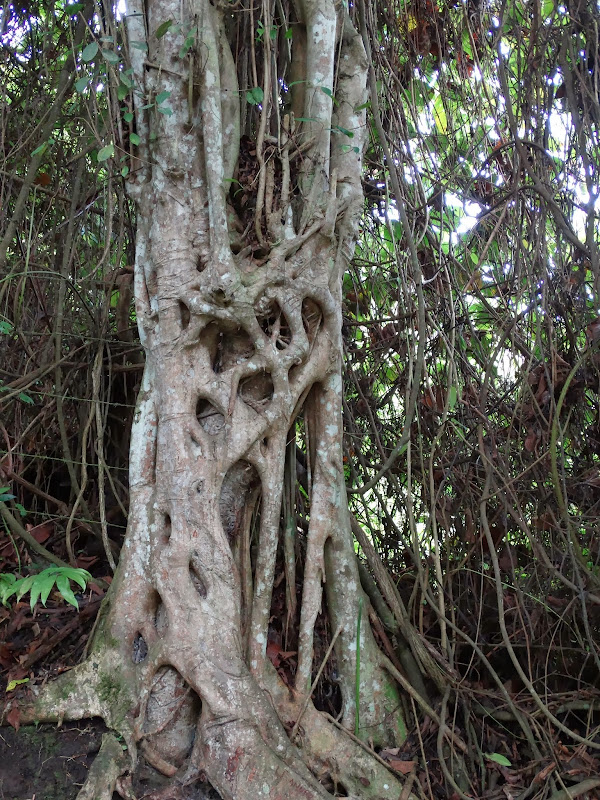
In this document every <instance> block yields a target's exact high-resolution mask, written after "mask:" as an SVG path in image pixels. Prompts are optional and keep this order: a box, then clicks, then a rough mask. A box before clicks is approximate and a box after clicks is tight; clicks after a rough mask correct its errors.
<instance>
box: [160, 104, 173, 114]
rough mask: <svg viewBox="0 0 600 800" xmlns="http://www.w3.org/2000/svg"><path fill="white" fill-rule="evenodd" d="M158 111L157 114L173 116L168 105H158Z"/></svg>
mask: <svg viewBox="0 0 600 800" xmlns="http://www.w3.org/2000/svg"><path fill="white" fill-rule="evenodd" d="M158 113H159V114H164V115H165V117H172V116H173V109H172V108H169V106H159V108H158Z"/></svg>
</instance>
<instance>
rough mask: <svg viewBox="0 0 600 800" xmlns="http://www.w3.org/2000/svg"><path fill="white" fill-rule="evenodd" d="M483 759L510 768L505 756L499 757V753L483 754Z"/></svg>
mask: <svg viewBox="0 0 600 800" xmlns="http://www.w3.org/2000/svg"><path fill="white" fill-rule="evenodd" d="M485 757H486V758H487V759H488V761H495V762H496V764H501V765H502V766H503V767H510V766H512V764H511V762H510V761H509V760H508V758H506V756H503V755H500V753H485Z"/></svg>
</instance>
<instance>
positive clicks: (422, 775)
mask: <svg viewBox="0 0 600 800" xmlns="http://www.w3.org/2000/svg"><path fill="white" fill-rule="evenodd" d="M30 533H31V534H32V535H33V536H34V537H35V538H36V539H38V540H39V541H40V543H43V545H44V547H46V548H47V549H48V550H50V551H51V552H53V553H54V554H55V555H56V556H58V557H60V558H61V559H63V560H64V561H66V560H67V554H66V552H64V549H65V548H64V536H61V534H60V533H59V532H58V531H57V532H56V533H54V531H52V530H49V529H48V528H45V527H44V525H39V526H37V527H35V528H31V529H30ZM77 544H78V546H77V549H76V558H77V561H76V566H78V567H83V568H85V569H87V570H88V571H89V572H90V573H91V574H92V578H93V579H92V581H91V582H90V583H88V586H87V588H86V590H85V591H82V590H80V589H79V587H78V586H76V585H75V584H72V588H73V591H74V592H75V599H76V600H77V603H78V607H77V608H75V607H74V606H73V605H69V604H68V603H67V602H65V600H64V599H63V598H62V596H61V595H60V594H59V593H58V591H56V590H54V591H52V592H51V593H50V595H49V597H48V599H47V602H46V605H45V606H44V605H42V604H41V603H40V602H38V603H36V604H35V606H34V608H33V610H32V609H31V607H30V597H29V594H27V595H25V596H24V597H23V598H21V599H20V600H18V601H17V600H16V599H15V597H11V598H10V600H9V601H8V603H7V605H6V606H3V605H1V604H0V698H4V700H3V701H2V702H1V703H0V800H75V798H76V797H77V794H78V792H79V790H80V788H81V786H82V785H83V784H84V782H85V779H86V775H87V771H88V769H89V767H90V765H91V764H92V762H93V760H94V757H95V755H96V754H97V753H98V751H99V749H100V744H101V740H102V735H103V733H104V732H105V731H106V728H105V726H104V724H103V722H102V721H101V720H97V719H94V720H85V721H82V722H78V723H71V722H69V723H67V722H65V723H64V724H63V725H38V726H31V725H21V724H20V718H19V700H20V699H21V698H25V697H27V695H28V693H29V692H30V690H31V687H33V686H37V687H40V686H42V685H43V684H44V683H46V682H47V681H49V680H52V679H53V678H55V677H56V676H57V675H59V674H61V673H62V672H65V671H66V670H69V669H70V668H72V667H73V666H75V665H76V664H77V663H79V662H80V661H81V660H82V658H83V657H84V656H85V649H86V645H87V643H88V641H89V638H90V635H91V633H92V631H93V626H94V621H95V619H96V616H97V613H98V610H99V608H100V605H101V603H102V600H103V598H104V594H105V590H106V587H107V586H108V585H109V584H110V581H111V576H110V570H109V568H108V565H107V562H106V559H105V557H104V554H103V553H102V551H101V548H100V550H99V548H98V542H97V540H95V539H92V538H88V539H87V540H86V539H85V538H84V537H83V536H82V537H81V538H80V539H79V541H78V543H77ZM45 566H46V565H45V564H41V563H37V562H36V561H35V560H34V559H32V558H31V557H30V555H29V553H28V551H27V549H26V547H25V546H24V545H23V543H21V542H18V541H14V540H12V539H11V538H10V537H8V536H7V535H6V534H5V533H4V531H3V530H2V529H1V528H0V574H2V573H4V574H13V575H15V574H17V575H19V576H25V575H28V574H34V573H37V572H39V571H40V570H42V569H43V568H44V567H45ZM281 587H283V584H281ZM284 605H285V598H284V589H283V588H280V590H279V592H277V591H276V592H275V594H274V599H273V607H272V613H273V630H274V633H276V629H277V622H278V621H282V624H283V620H284V617H285V615H284ZM319 624H322V621H321V623H319ZM317 641H322V642H325V641H327V636H326V631H325V630H324V629H323V630H319V636H318V637H317ZM322 647H324V645H322ZM267 654H268V656H269V658H270V659H271V661H272V663H273V665H274V666H275V668H276V669H277V670H278V672H279V674H280V675H281V677H282V679H283V680H284V681H287V680H291V677H290V676H291V675H292V674H293V673H294V670H295V663H294V662H295V655H296V654H295V652H287V651H286V649H285V648H284V647H282V645H281V643H280V642H278V640H277V639H274V640H273V641H270V642H269V647H268V648H267ZM317 656H318V658H317V661H318V663H321V660H322V658H323V653H322V652H320V651H319V653H318V654H317ZM288 673H289V674H288ZM507 676H509V677H510V671H508V672H507ZM513 683H514V675H513V676H512V678H510V679H509V680H508V681H507V683H506V684H505V685H506V686H508V687H509V688H510V691H511V694H513V696H514V698H515V700H517V701H518V702H519V703H520V705H521V708H522V709H524V710H525V711H526V712H527V713H528V714H530V715H531V716H532V718H533V715H534V713H535V707H534V706H533V705H532V701H531V699H530V698H529V697H526V696H525V695H522V694H521V693H520V691H519V687H518V686H517V687H516V688H514V690H513V688H512V684H513ZM483 688H486V691H485V698H486V699H487V701H488V702H490V703H491V702H493V701H494V698H493V697H492V691H491V689H492V688H493V687H482V690H483ZM319 694H320V692H316V693H315V698H314V699H315V704H316V705H317V707H319V708H321V710H323V711H326V712H328V713H332V712H333V708H330V706H329V705H328V703H329V704H330V703H331V702H332V701H331V698H327V697H326V696H322V697H320V696H319ZM596 695H597V692H594V693H593V696H596ZM482 696H483V695H482ZM568 699H569V697H568V696H567V695H565V696H562V697H561V700H562V702H565V701H566V700H568ZM577 699H580V698H579V695H577ZM495 702H497V704H498V709H500V710H503V705H502V703H503V700H502V698H496V699H495ZM589 702H590V703H591V702H593V697H592V695H590V698H589ZM590 707H591V706H590ZM438 708H439V706H438ZM585 713H586V714H589V712H585ZM586 719H587V718H586ZM586 719H584V718H583V717H582V718H579V717H577V718H576V719H574V720H573V722H574V723H575V724H577V725H580V729H581V730H582V731H583V730H586ZM589 724H590V720H589V719H587V725H588V726H589ZM454 730H455V733H457V734H458V735H459V736H460V737H461V738H463V739H465V740H466V739H467V731H466V730H465V729H464V725H463V726H462V727H461V724H460V720H459V719H457V720H456V721H455V727H454ZM437 733H438V729H437V726H435V725H434V724H433V723H432V720H431V719H429V718H424V719H423V721H422V723H421V725H420V728H419V730H412V731H411V732H410V735H409V737H408V739H407V741H406V742H405V743H404V745H403V746H402V747H401V748H397V749H394V750H390V751H382V752H381V754H380V755H381V756H382V757H383V758H385V759H386V761H387V762H388V763H389V765H390V767H391V768H392V769H393V770H394V771H396V772H398V773H400V774H401V775H405V776H406V778H407V781H408V782H409V783H411V784H413V782H414V787H415V789H416V788H418V789H419V792H418V793H419V794H420V796H421V797H424V798H425V797H427V798H431V799H432V800H458V795H457V794H454V795H449V794H448V792H447V790H445V788H444V777H443V773H442V769H441V764H440V760H439V756H438V749H437ZM550 736H551V739H552V740H553V741H554V747H553V752H552V753H548V754H547V755H546V756H545V757H544V758H543V759H542V760H541V761H539V760H532V759H531V757H528V756H527V754H526V749H525V748H524V747H522V746H519V744H518V742H519V732H518V730H517V729H516V728H515V726H514V725H513V726H510V725H508V724H507V725H504V726H498V725H486V726H485V729H482V731H481V741H480V742H479V747H480V749H481V751H483V752H484V753H486V769H487V775H488V777H489V783H488V786H487V787H486V788H484V789H483V790H479V791H478V790H477V789H476V790H475V792H473V793H472V794H471V793H470V796H472V797H473V798H475V797H478V798H486V800H488V799H489V800H505V798H509V799H510V798H511V797H517V796H522V797H526V796H527V797H529V798H530V800H537V798H539V797H547V796H548V795H549V794H552V792H548V791H547V789H548V787H547V782H548V780H549V779H551V778H552V775H553V773H555V772H559V771H560V772H561V774H562V780H561V782H560V784H559V785H564V784H563V781H564V780H565V779H566V780H567V781H568V784H569V785H570V786H571V787H572V789H573V791H574V794H573V796H574V797H575V796H578V797H581V798H582V800H598V798H600V780H598V776H600V758H598V757H597V751H592V752H589V753H588V752H587V748H583V747H581V746H579V745H565V744H563V743H562V742H561V740H560V736H559V735H558V732H552V733H550ZM498 754H503V755H498ZM506 756H508V758H507V757H506ZM166 783H167V779H166V778H164V777H163V776H162V775H160V774H159V773H158V772H156V771H155V770H154V769H152V768H151V767H150V766H148V765H147V764H145V763H144V762H143V760H141V761H140V765H139V767H138V769H137V770H136V774H135V775H134V776H133V780H132V787H133V790H134V793H135V796H136V797H137V798H139V799H140V800H142V798H147V799H148V800H150V799H151V798H152V800H156V798H158V797H159V796H160V795H161V794H162V797H163V798H164V797H165V794H163V793H162V792H161V790H162V789H165V786H166ZM544 787H546V789H545V788H544ZM583 787H585V791H583ZM578 790H579V791H578ZM556 796H557V797H558V795H556ZM568 796H571V795H567V794H565V795H564V797H568ZM168 797H169V799H170V800H171V799H172V798H173V799H174V798H176V800H208V798H216V797H217V798H218V795H216V793H215V792H214V791H213V790H212V789H211V787H210V786H209V784H206V783H199V782H196V783H195V784H193V785H190V786H181V787H178V789H177V790H176V792H175V793H173V790H170V791H169V793H168ZM113 800H119V796H118V795H117V794H115V795H114V796H113ZM290 800H292V799H291V798H290Z"/></svg>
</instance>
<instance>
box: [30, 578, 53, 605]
mask: <svg viewBox="0 0 600 800" xmlns="http://www.w3.org/2000/svg"><path fill="white" fill-rule="evenodd" d="M39 577H40V580H39V581H38V582H37V585H38V587H39V591H40V600H41V601H42V605H43V606H45V605H46V601H47V600H48V597H49V595H50V592H51V591H52V587H53V586H54V578H55V576H54V575H47V576H44V574H43V573H40V576H39ZM31 597H32V600H33V591H32V592H31ZM31 608H32V609H33V602H32V604H31Z"/></svg>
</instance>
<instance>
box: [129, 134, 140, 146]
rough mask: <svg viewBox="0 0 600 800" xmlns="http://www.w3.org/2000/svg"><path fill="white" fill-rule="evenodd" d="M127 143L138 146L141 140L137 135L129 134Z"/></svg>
mask: <svg viewBox="0 0 600 800" xmlns="http://www.w3.org/2000/svg"><path fill="white" fill-rule="evenodd" d="M129 141H130V142H131V144H139V143H140V141H141V140H140V137H139V136H138V135H137V133H130V134H129Z"/></svg>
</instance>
